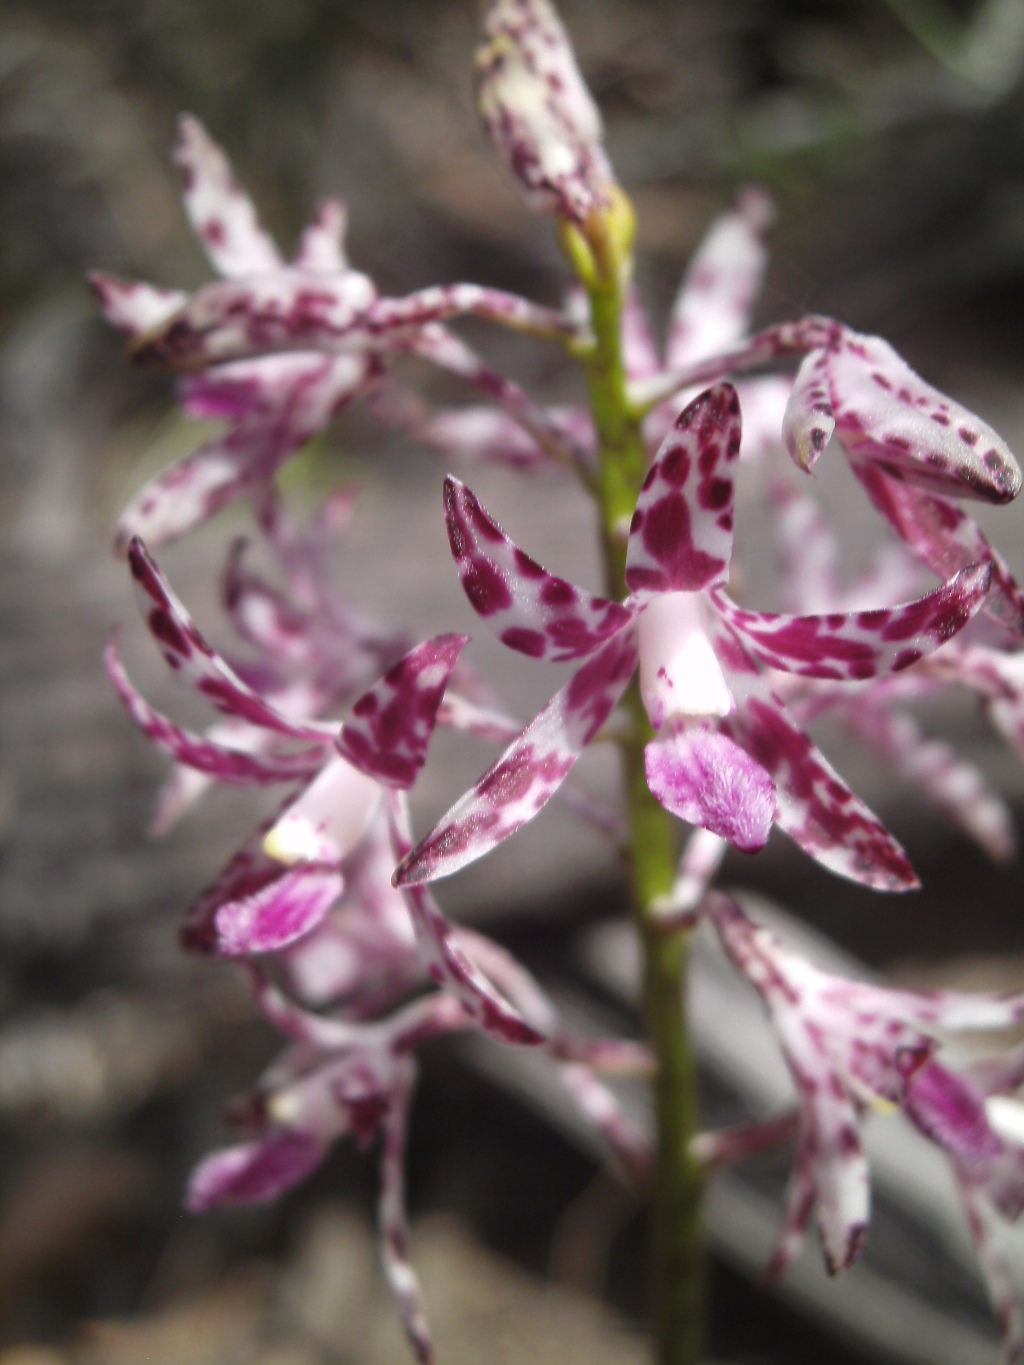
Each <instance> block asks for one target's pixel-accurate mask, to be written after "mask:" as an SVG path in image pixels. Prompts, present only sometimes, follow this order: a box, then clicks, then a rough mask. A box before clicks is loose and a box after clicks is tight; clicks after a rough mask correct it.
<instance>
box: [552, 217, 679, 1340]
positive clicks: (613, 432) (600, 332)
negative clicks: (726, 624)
mask: <svg viewBox="0 0 1024 1365" xmlns="http://www.w3.org/2000/svg"><path fill="white" fill-rule="evenodd" d="M590 226H592V227H594V228H595V230H593V231H591V232H589V233H588V235H587V238H586V241H585V242H584V241H582V240H581V239H580V238H579V237H577V238H575V239H574V240H572V241H569V242H564V243H563V244H565V245H566V247H567V253H568V254H569V256H570V259H571V260H572V261H573V265H574V267H575V268H576V271H577V274H578V275H579V276H580V278H581V280H582V281H583V284H584V286H585V287H586V289H587V293H588V295H589V298H590V309H591V326H592V328H593V334H594V344H593V347H592V348H591V349H589V351H588V353H587V354H586V355H584V356H582V357H581V359H582V362H583V366H584V371H585V375H586V380H587V388H588V392H589V396H590V405H591V409H592V412H593V416H594V424H595V427H596V430H597V438H598V456H599V463H598V474H597V489H598V498H599V503H600V508H601V533H602V540H603V546H604V562H605V579H606V589H607V591H608V594H609V596H611V597H614V598H621V597H624V596H625V593H626V583H625V564H626V539H627V535H628V531H629V521H630V518H631V517H632V514H633V508H634V507H635V505H636V499H637V495H638V493H639V491H640V485H641V484H642V482H643V479H644V474H645V472H646V469H647V452H646V449H645V446H644V442H643V433H642V431H641V425H640V422H641V419H640V417H639V416H638V414H637V413H636V411H635V410H634V409H633V408H632V407H631V405H630V403H629V400H628V396H627V391H626V374H625V367H624V364H623V358H622V343H621V336H622V328H621V323H622V304H623V279H624V277H625V276H626V272H627V271H628V266H629V256H628V242H626V244H625V245H623V243H622V239H621V237H620V240H619V242H616V241H615V240H613V238H612V235H611V234H610V233H604V234H602V232H601V227H602V225H601V224H597V225H590ZM625 705H626V708H627V710H628V713H629V716H630V720H631V722H632V724H631V726H630V731H629V734H628V735H627V736H625V737H623V738H622V739H621V740H620V744H621V747H622V751H623V766H624V775H625V782H626V796H627V805H628V810H629V829H630V846H629V855H630V875H631V882H632V895H633V906H634V912H635V914H636V920H637V926H638V930H639V933H640V938H641V943H642V945H643V956H644V1007H645V1013H646V1019H647V1033H648V1038H649V1041H650V1044H651V1047H652V1050H653V1052H654V1056H655V1061H656V1070H655V1079H654V1108H655V1121H656V1130H657V1157H656V1163H657V1164H656V1172H655V1178H654V1189H653V1192H652V1193H653V1205H654V1208H653V1241H652V1265H651V1286H652V1300H653V1302H652V1308H653V1314H654V1330H655V1341H656V1359H657V1362H658V1365H696V1363H697V1362H698V1361H699V1360H700V1359H701V1357H702V1354H703V1347H704V1327H705V1307H704V1264H703V1250H702V1244H701V1217H700V1215H701V1207H700V1206H701V1194H702V1183H703V1182H702V1176H701V1172H700V1170H699V1168H698V1166H697V1165H696V1164H695V1163H694V1162H693V1160H692V1159H691V1157H690V1155H689V1149H690V1140H691V1138H692V1137H693V1136H694V1134H695V1133H696V1132H697V1126H698V1112H697V1107H698V1106H697V1077H696V1063H695V1059H694V1056H693V1050H692V1047H691V1045H690V1039H689V1035H688V1032H687V1020H686V1009H685V981H686V953H687V940H686V936H685V935H684V934H680V933H675V934H666V933H665V932H664V931H662V930H661V929H660V928H659V926H658V925H657V923H656V919H655V916H654V914H653V906H654V904H655V902H656V901H657V899H658V897H660V896H664V895H665V894H666V893H667V892H668V891H669V890H670V888H671V886H672V882H673V879H674V876H675V867H676V860H677V853H678V847H677V841H678V822H676V821H675V820H674V819H673V818H672V816H671V815H670V814H669V813H668V812H667V811H666V810H665V809H664V807H662V806H661V805H660V804H659V803H658V802H657V801H656V800H655V798H654V797H653V796H652V795H651V793H650V790H649V789H648V786H647V779H646V775H645V772H644V748H645V746H646V744H647V743H648V741H649V740H650V739H651V737H652V734H653V732H652V730H651V727H650V722H649V721H648V719H647V714H646V712H645V710H644V706H643V702H642V700H641V697H640V689H639V685H638V683H637V681H636V680H635V679H634V681H633V683H632V684H631V685H630V688H629V690H628V691H627V693H626V697H625Z"/></svg>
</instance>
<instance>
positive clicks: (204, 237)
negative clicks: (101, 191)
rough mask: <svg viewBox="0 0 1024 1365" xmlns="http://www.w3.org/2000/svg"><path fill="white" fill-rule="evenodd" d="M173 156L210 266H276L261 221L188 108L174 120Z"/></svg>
mask: <svg viewBox="0 0 1024 1365" xmlns="http://www.w3.org/2000/svg"><path fill="white" fill-rule="evenodd" d="M174 159H175V161H176V162H177V163H178V166H179V167H180V168H181V178H182V181H183V184H184V195H183V198H184V202H185V212H186V213H187V214H188V218H189V222H190V223H191V224H192V228H193V230H194V231H195V234H196V236H197V237H198V238H199V240H200V241H201V242H202V244H203V247H204V248H205V250H206V254H207V255H208V256H209V258H210V261H211V263H212V265H213V267H214V269H215V270H217V271H218V272H219V273H220V274H221V275H228V276H244V275H265V274H270V273H272V272H273V271H275V270H278V269H280V267H281V257H280V255H279V254H278V250H277V247H276V246H275V245H274V243H273V241H272V240H271V238H270V237H269V236H268V234H267V233H266V232H265V231H264V230H263V228H262V227H261V226H260V223H259V219H258V218H257V217H256V210H255V209H254V208H253V205H252V200H251V199H250V198H249V196H248V195H247V194H246V193H245V191H244V190H243V189H241V187H240V186H239V184H238V181H237V180H236V179H235V174H234V171H233V170H232V169H231V165H230V163H229V162H228V159H227V157H226V156H225V155H224V152H223V151H222V149H221V148H220V147H219V146H218V145H217V143H216V142H214V140H213V139H212V138H211V137H210V135H209V133H207V131H206V129H205V128H204V127H203V125H202V124H201V123H200V122H199V120H198V119H197V118H193V117H192V115H191V114H182V116H181V117H180V118H179V120H178V144H177V146H176V147H175V149H174Z"/></svg>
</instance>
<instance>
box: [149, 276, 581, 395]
mask: <svg viewBox="0 0 1024 1365" xmlns="http://www.w3.org/2000/svg"><path fill="white" fill-rule="evenodd" d="M464 313H470V314H474V315H476V316H478V317H483V318H487V319H489V320H490V321H493V322H498V323H500V324H502V325H503V326H507V327H512V328H516V329H518V330H521V331H527V332H538V333H540V334H542V335H544V336H572V335H574V334H575V333H576V332H577V330H578V328H577V327H576V325H575V324H574V323H572V322H570V321H569V319H567V318H566V317H565V316H564V315H563V314H561V313H558V312H555V311H554V310H553V309H550V308H543V307H541V306H540V305H538V304H533V303H530V302H529V300H527V299H523V298H520V297H518V296H517V295H515V294H507V293H505V292H503V291H502V290H500V289H486V288H484V287H482V286H481V285H476V284H447V285H434V286H432V287H430V288H427V289H421V290H419V291H418V292H417V293H415V294H409V295H407V296H406V297H405V298H401V299H378V298H377V297H376V291H375V289H374V287H373V284H372V282H371V281H370V280H369V279H368V277H367V276H365V275H362V274H360V273H359V272H358V271H355V270H347V271H345V272H344V273H343V274H341V275H324V274H322V273H319V272H315V271H307V270H296V269H295V268H294V267H291V266H286V267H282V268H281V269H279V270H277V271H275V272H274V274H272V275H259V276H255V277H253V278H251V279H247V280H225V281H219V282H217V283H215V284H208V285H206V286H205V287H204V288H202V289H199V290H197V292H196V293H195V294H193V295H192V297H191V298H190V299H189V301H188V303H187V304H186V305H185V306H184V307H183V308H181V309H180V310H179V311H178V312H177V313H175V314H174V315H173V316H172V317H170V318H169V319H168V320H167V321H166V322H165V323H163V324H162V325H160V326H158V327H156V328H155V329H154V330H153V331H151V332H149V333H147V334H146V335H145V336H144V337H142V338H141V339H140V340H139V342H138V344H137V345H136V346H135V348H134V355H135V358H136V359H137V360H145V361H158V362H162V363H164V364H170V365H175V366H179V367H181V368H182V369H196V368H200V367H202V366H204V365H217V364H221V363H224V362H227V361H234V360H244V359H247V358H249V357H253V356H260V355H266V354H268V353H270V352H276V351H303V350H326V351H335V352H353V351H355V352H365V351H380V350H383V349H385V348H387V347H388V346H391V345H401V344H404V343H406V342H408V341H409V339H410V338H412V337H413V336H415V334H416V333H417V332H418V331H419V330H420V329H421V328H423V327H425V326H427V325H428V324H429V323H434V322H443V321H444V320H446V319H447V318H452V317H456V316H458V315H459V314H464Z"/></svg>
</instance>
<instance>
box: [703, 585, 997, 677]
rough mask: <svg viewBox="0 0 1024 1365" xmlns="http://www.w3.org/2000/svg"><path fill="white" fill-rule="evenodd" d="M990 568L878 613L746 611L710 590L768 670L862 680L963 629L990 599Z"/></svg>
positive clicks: (913, 659) (904, 663)
mask: <svg viewBox="0 0 1024 1365" xmlns="http://www.w3.org/2000/svg"><path fill="white" fill-rule="evenodd" d="M991 581H992V570H991V566H990V565H988V564H972V565H971V566H970V567H969V568H966V569H963V570H962V571H961V572H960V573H958V574H957V575H956V576H955V577H954V578H951V579H950V580H949V582H948V583H944V584H943V585H942V586H941V587H940V588H936V589H935V591H934V592H930V593H927V594H926V595H925V596H924V597H919V598H917V599H916V600H915V601H913V602H907V603H905V604H904V605H903V606H899V607H885V608H882V609H880V610H875V611H858V612H849V613H842V612H833V613H830V614H829V615H826V616H786V615H774V614H771V613H762V612H756V611H744V610H742V608H740V607H737V606H736V604H735V603H734V602H733V601H731V600H730V598H729V597H728V596H727V595H726V594H725V593H724V592H715V593H712V594H711V599H712V601H713V602H714V604H715V607H716V608H717V609H718V611H719V612H720V613H721V615H722V618H723V619H724V620H725V621H726V623H727V624H728V625H729V626H730V627H731V628H732V629H733V630H734V631H735V632H736V634H737V635H739V636H740V637H741V639H742V640H743V644H744V646H745V647H746V648H747V649H748V650H749V651H750V653H751V654H753V655H754V657H755V658H756V659H757V660H758V661H759V662H760V663H762V664H764V665H766V666H767V667H768V668H776V669H779V670H780V671H781V672H783V673H796V674H798V675H799V676H800V677H804V678H824V679H827V680H829V681H832V682H837V681H841V680H853V681H863V680H865V679H867V678H875V677H878V676H879V674H884V673H898V672H899V671H900V670H901V669H904V668H909V667H910V665H911V664H915V663H917V661H918V659H921V658H923V657H924V655H926V654H930V653H931V652H932V650H935V649H938V648H939V646H940V645H943V644H945V643H946V641H947V640H949V639H951V638H952V636H954V635H955V634H956V633H957V631H958V630H961V629H962V628H963V627H964V626H965V625H966V624H967V622H968V621H969V620H970V619H971V617H972V616H973V615H974V614H975V612H976V611H977V610H978V609H979V608H980V607H981V605H982V603H983V602H984V600H985V594H986V592H987V591H988V588H989V584H990V583H991Z"/></svg>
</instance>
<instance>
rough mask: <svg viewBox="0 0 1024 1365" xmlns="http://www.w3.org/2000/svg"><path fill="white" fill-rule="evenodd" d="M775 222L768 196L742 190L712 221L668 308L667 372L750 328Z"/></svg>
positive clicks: (729, 342)
mask: <svg viewBox="0 0 1024 1365" xmlns="http://www.w3.org/2000/svg"><path fill="white" fill-rule="evenodd" d="M774 218H775V209H774V206H773V205H772V202H771V200H770V199H769V198H768V196H767V195H766V194H765V193H764V192H763V191H762V190H759V189H755V188H749V189H746V190H744V191H743V192H742V193H741V194H740V195H739V196H738V197H737V200H736V203H735V205H734V206H733V207H732V208H730V209H727V210H726V212H725V213H723V214H721V215H720V217H718V218H716V219H715V221H714V222H713V223H712V224H711V227H710V228H709V230H708V232H707V234H706V235H705V237H704V239H703V241H702V242H701V243H700V245H699V246H698V247H697V250H696V252H695V253H694V254H693V256H692V257H691V259H690V264H689V266H688V267H687V270H686V274H685V276H684V277H683V282H682V285H681V286H680V289H679V293H678V295H677V296H676V300H675V303H674V304H673V306H672V315H671V318H670V320H669V325H668V341H667V344H666V364H667V365H668V367H669V369H676V368H678V367H679V366H681V365H689V364H690V363H691V362H692V361H695V360H702V359H703V358H704V357H705V356H709V355H714V354H715V352H716V351H721V350H724V349H725V348H726V347H728V346H733V345H735V343H736V342H738V341H739V340H740V338H741V337H742V336H743V334H744V332H745V331H746V330H747V327H748V326H749V324H750V316H751V314H752V312H753V310H754V304H755V303H756V302H757V297H758V295H759V294H760V292H761V284H762V281H763V279H764V272H765V267H766V265H767V263H768V247H767V241H766V238H767V234H768V229H769V228H770V227H771V225H772V222H773V221H774Z"/></svg>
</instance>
